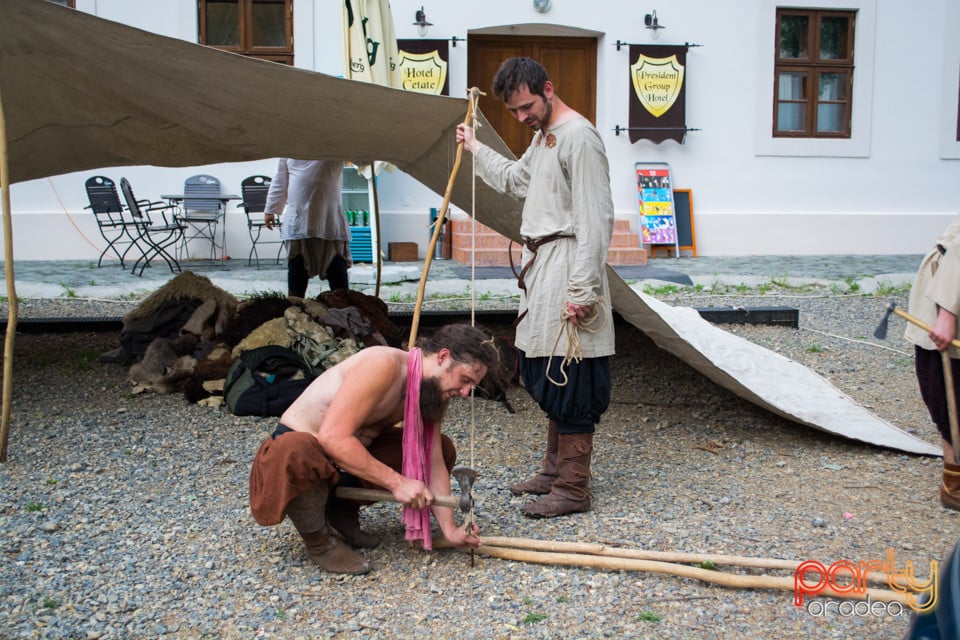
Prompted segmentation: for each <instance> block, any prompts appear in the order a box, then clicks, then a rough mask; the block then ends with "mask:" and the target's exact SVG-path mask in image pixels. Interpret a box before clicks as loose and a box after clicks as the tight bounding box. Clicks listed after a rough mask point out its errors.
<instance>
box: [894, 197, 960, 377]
mask: <svg viewBox="0 0 960 640" xmlns="http://www.w3.org/2000/svg"><path fill="white" fill-rule="evenodd" d="M937 245H938V246H940V247H943V248H944V249H945V250H946V251H945V253H943V254H941V253H940V251H939V250H938V249H937V248H934V249H933V250H932V251H931V252H930V253H928V254H927V255H926V257H925V258H924V259H923V262H922V263H921V264H920V269H919V271H917V275H916V277H915V278H914V281H913V287H912V288H911V289H910V306H909V310H910V315H912V316H914V317H916V318H917V319H918V320H922V321H923V322H926V323H927V324H928V325H932V324H933V323H934V321H935V320H936V319H937V310H938V307H942V308H944V309H946V310H947V311H949V312H950V313H953V314H956V315H958V316H960V215H958V216H957V217H956V218H954V219H953V222H951V223H950V226H948V227H947V230H946V231H944V233H943V235H942V236H940V238H939V239H938V240H937ZM958 325H960V322H958ZM957 335H960V326H958V334H957ZM904 337H905V338H906V339H907V340H908V341H910V342H912V343H913V344H915V345H917V346H918V347H921V348H923V349H927V350H929V351H936V350H937V347H936V346H935V345H934V344H933V341H932V340H931V339H930V336H929V335H928V333H927V332H926V331H924V330H923V329H921V328H920V327H918V326H916V325H915V324H913V323H912V322H908V323H907V328H906V332H905V334H904ZM950 357H951V358H960V350H958V349H957V348H956V347H950Z"/></svg>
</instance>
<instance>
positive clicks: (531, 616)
mask: <svg viewBox="0 0 960 640" xmlns="http://www.w3.org/2000/svg"><path fill="white" fill-rule="evenodd" d="M546 619H547V615H546V614H544V613H528V614H527V615H525V616H523V620H521V621H520V624H537V623H538V622H543V621H544V620H546Z"/></svg>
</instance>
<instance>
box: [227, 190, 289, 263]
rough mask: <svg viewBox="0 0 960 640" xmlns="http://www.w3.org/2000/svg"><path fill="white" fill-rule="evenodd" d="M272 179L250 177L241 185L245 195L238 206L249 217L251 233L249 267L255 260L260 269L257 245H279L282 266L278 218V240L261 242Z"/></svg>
mask: <svg viewBox="0 0 960 640" xmlns="http://www.w3.org/2000/svg"><path fill="white" fill-rule="evenodd" d="M270 181H271V178H269V177H267V176H249V177H247V178H244V179H243V182H241V183H240V192H241V194H242V195H243V202H241V203H240V204H239V205H238V206H239V207H241V208H243V212H244V214H245V215H246V216H247V231H248V232H249V233H250V242H251V247H250V255H248V256H247V266H249V265H251V264H253V259H254V258H256V259H257V267H258V268H259V267H260V254H259V253H257V244H261V245H265V244H277V245H280V247H279V248H278V249H277V264H280V254H281V253H283V240H281V239H280V220H279V217H278V218H277V220H276V222H275V223H274V227H273V231H276V232H277V239H276V240H261V239H260V235H261V234H262V233H263V230H264V229H267V231H270V229H268V228H267V223H266V220H265V219H264V212H263V209H264V207H265V206H266V204H267V193H268V192H269V191H270Z"/></svg>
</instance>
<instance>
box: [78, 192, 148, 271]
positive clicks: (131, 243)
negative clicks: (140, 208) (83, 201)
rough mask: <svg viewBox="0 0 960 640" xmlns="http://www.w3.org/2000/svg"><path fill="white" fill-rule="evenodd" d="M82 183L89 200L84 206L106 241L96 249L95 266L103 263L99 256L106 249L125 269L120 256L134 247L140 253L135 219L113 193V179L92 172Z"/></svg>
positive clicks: (105, 251)
mask: <svg viewBox="0 0 960 640" xmlns="http://www.w3.org/2000/svg"><path fill="white" fill-rule="evenodd" d="M84 186H85V188H86V190H87V199H88V200H89V201H90V204H89V205H87V206H86V207H84V209H90V210H91V211H92V212H93V215H94V217H95V218H96V219H97V227H98V228H99V229H100V235H101V236H103V239H104V241H105V242H106V243H107V246H106V247H104V249H103V251H101V252H100V258H99V259H98V260H97V267H100V266H102V265H103V257H104V256H105V255H107V252H108V251H113V253H114V255H116V256H117V259H118V260H120V267H121V268H123V269H126V268H127V267H126V264H125V263H124V260H125V259H126V257H127V254H128V253H129V252H130V250H131V249H137V251H139V253H140V256H141V257H142V256H143V249H142V247H140V246H139V245H138V244H137V239H138V238H139V236H140V233H139V231H138V230H137V223H136V222H135V221H134V220H132V219H131V218H130V216H129V214H126V213H125V212H124V208H123V204H122V203H121V202H120V194H119V193H117V185H116V183H114V181H113V180H111V179H110V178H107V177H105V176H93V177H92V178H89V179H88V180H87V181H86V183H84ZM124 247H125V248H124ZM120 249H123V253H120Z"/></svg>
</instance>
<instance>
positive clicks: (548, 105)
mask: <svg viewBox="0 0 960 640" xmlns="http://www.w3.org/2000/svg"><path fill="white" fill-rule="evenodd" d="M543 104H544V110H543V118H542V119H541V118H535V119H534V121H533V122H532V123H530V128H531V129H533V130H534V131H540V130H541V129H546V128H547V123H548V122H550V116H551V115H553V103H552V102H550V101H549V100H547V99H546V98H544V99H543Z"/></svg>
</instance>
